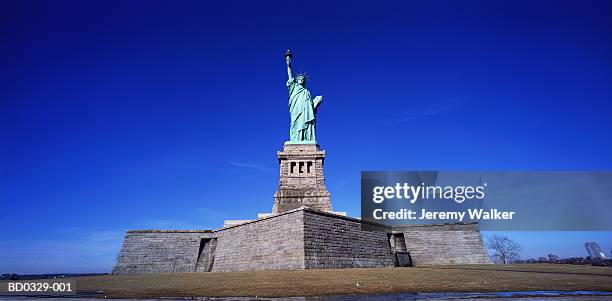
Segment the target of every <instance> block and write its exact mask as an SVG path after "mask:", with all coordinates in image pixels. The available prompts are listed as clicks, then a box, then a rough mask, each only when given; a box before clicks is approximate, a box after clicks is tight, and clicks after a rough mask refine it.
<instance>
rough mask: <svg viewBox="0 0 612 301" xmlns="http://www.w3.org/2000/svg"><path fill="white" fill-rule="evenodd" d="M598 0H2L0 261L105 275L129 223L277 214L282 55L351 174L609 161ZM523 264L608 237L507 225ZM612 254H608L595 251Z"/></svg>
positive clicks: (610, 107)
mask: <svg viewBox="0 0 612 301" xmlns="http://www.w3.org/2000/svg"><path fill="white" fill-rule="evenodd" d="M611 15H612V3H611V2H610V1H570V2H567V1H476V2H471V1H461V2H458V1H414V2H412V1H397V2H385V3H383V2H369V3H368V4H358V3H356V2H353V1H351V2H337V1H292V2H287V1H279V2H276V3H272V2H266V3H263V2H261V1H248V2H247V1H245V2H236V1H179V2H176V1H146V4H145V2H142V1H25V0H20V1H14V2H12V1H2V2H1V3H0V22H1V24H2V25H1V26H0V91H2V92H1V93H2V94H0V123H1V124H0V125H1V128H2V130H1V131H0V139H1V140H0V141H1V144H0V145H1V147H0V202H1V204H0V205H1V206H2V209H0V221H1V222H2V231H0V244H1V247H0V273H4V272H17V273H43V272H108V271H110V269H111V267H112V265H113V262H114V259H115V255H116V253H117V251H118V249H119V247H120V244H121V241H122V236H123V231H124V230H126V229H142V228H159V229H168V228H170V229H175V228H180V229H201V228H216V227H219V226H220V225H221V224H222V222H223V220H224V219H248V218H254V217H255V216H256V214H257V213H258V212H269V211H270V210H271V207H272V203H273V193H274V191H275V190H276V186H277V184H278V182H277V181H278V179H277V176H278V171H277V164H278V163H277V159H276V151H277V150H279V149H280V148H281V147H282V144H283V142H284V141H285V140H287V136H288V132H289V128H288V122H289V115H288V114H289V113H288V108H287V91H286V88H285V81H286V70H285V63H284V59H283V56H282V54H283V53H284V51H285V50H286V49H287V48H291V49H292V50H293V51H294V54H295V56H294V63H295V67H296V69H298V70H303V71H308V72H309V73H310V74H311V81H310V83H309V87H310V89H311V91H312V92H313V94H316V95H318V94H322V95H324V97H325V101H324V103H323V104H322V106H321V108H320V110H319V115H318V117H319V121H318V133H317V134H318V140H319V142H320V144H321V146H322V147H323V148H324V149H325V150H326V151H327V156H328V158H327V161H326V165H325V168H326V169H325V172H326V176H327V178H326V180H327V185H328V188H329V190H330V192H331V194H332V202H333V206H334V209H336V210H339V211H348V213H349V214H350V215H352V216H358V215H359V176H360V171H361V170H611V169H612V159H611V157H610V154H612V141H611V139H610V132H612V120H611V118H610V115H611V114H612V104H611V100H612V94H611V92H612V91H611V90H612V88H611V87H612V68H611V67H612V60H611V59H612V40H611V37H612V18H611ZM507 234H508V235H510V236H512V237H514V238H516V239H517V240H518V241H519V242H521V243H522V244H523V246H524V248H525V252H524V257H537V256H540V255H545V254H548V253H551V252H552V253H555V254H558V255H561V256H570V255H581V256H586V252H585V250H584V246H583V244H584V242H585V241H590V240H593V241H597V242H599V244H600V245H601V246H602V248H604V249H605V250H610V249H612V235H610V234H611V233H610V232H570V233H537V232H522V233H521V232H516V233H515V232H513V233H507ZM608 252H609V251H608Z"/></svg>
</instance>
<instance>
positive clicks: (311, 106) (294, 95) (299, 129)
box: [285, 50, 323, 144]
mask: <svg viewBox="0 0 612 301" xmlns="http://www.w3.org/2000/svg"><path fill="white" fill-rule="evenodd" d="M291 58H292V54H291V51H289V50H287V52H286V53H285V60H286V62H287V75H288V77H289V78H288V79H287V89H288V90H289V112H290V113H291V129H290V130H289V137H290V141H289V142H288V143H313V144H316V143H317V140H316V138H315V127H316V114H317V107H318V106H319V104H321V102H322V101H323V96H317V97H315V98H312V96H311V95H310V91H308V89H306V77H305V76H304V74H298V75H297V76H296V77H293V72H292V70H291Z"/></svg>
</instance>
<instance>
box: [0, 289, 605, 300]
mask: <svg viewBox="0 0 612 301" xmlns="http://www.w3.org/2000/svg"><path fill="white" fill-rule="evenodd" d="M0 300H2V301H5V300H11V301H13V300H14V301H42V300H45V301H99V300H116V301H146V300H149V301H179V300H181V301H186V300H194V301H248V300H270V301H310V300H312V301H349V300H351V301H353V300H354V301H374V300H376V301H403V300H423V301H434V300H478V301H487V300H496V301H503V300H512V301H519V300H521V301H540V300H556V301H562V300H572V301H577V300H593V301H596V300H597V301H599V300H612V292H599V291H524V292H496V293H401V294H377V295H332V296H315V297H288V298H261V297H220V298H212V297H189V298H153V299H105V298H104V296H100V295H97V296H95V297H94V298H92V297H86V296H78V295H77V296H74V297H21V296H0Z"/></svg>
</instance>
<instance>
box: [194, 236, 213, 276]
mask: <svg viewBox="0 0 612 301" xmlns="http://www.w3.org/2000/svg"><path fill="white" fill-rule="evenodd" d="M216 248H217V239H216V238H202V239H200V250H199V251H198V260H197V262H196V266H195V271H196V272H210V271H212V268H213V265H214V263H215V249H216Z"/></svg>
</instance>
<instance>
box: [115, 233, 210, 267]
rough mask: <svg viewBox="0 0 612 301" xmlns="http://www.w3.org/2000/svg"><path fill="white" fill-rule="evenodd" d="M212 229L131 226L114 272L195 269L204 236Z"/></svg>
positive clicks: (207, 235)
mask: <svg viewBox="0 0 612 301" xmlns="http://www.w3.org/2000/svg"><path fill="white" fill-rule="evenodd" d="M212 236H213V232H212V231H210V230H201V231H198V230H174V231H173V230H130V231H127V233H126V235H125V239H124V240H123V246H122V247H121V251H120V252H119V256H118V257H117V263H116V265H115V267H114V268H113V274H129V275H136V274H151V273H173V272H194V271H195V263H196V260H197V259H198V251H199V247H200V244H201V241H202V239H206V238H210V237H212Z"/></svg>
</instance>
